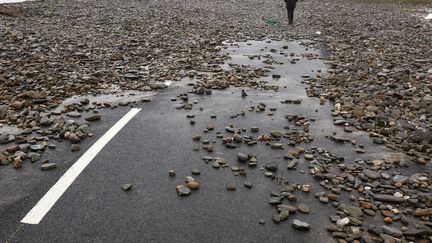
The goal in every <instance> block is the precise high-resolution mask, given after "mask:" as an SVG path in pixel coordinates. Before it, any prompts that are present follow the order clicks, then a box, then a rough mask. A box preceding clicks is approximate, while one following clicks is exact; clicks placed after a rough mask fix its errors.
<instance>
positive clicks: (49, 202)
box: [21, 108, 141, 224]
mask: <svg viewBox="0 0 432 243" xmlns="http://www.w3.org/2000/svg"><path fill="white" fill-rule="evenodd" d="M140 110H141V109H138V108H133V109H132V110H130V111H129V112H128V113H127V114H126V115H124V116H123V117H122V118H121V119H120V120H119V121H118V122H117V123H116V124H115V125H114V126H113V127H111V128H110V129H109V130H108V131H107V132H106V133H105V134H104V135H103V136H102V137H101V138H99V140H98V141H97V142H96V143H95V144H93V146H91V147H90V148H89V149H88V150H87V151H86V152H85V153H84V154H83V155H82V156H81V158H79V159H78V160H77V161H76V162H75V163H74V164H73V165H72V166H71V167H70V168H69V169H68V170H67V171H66V173H64V175H63V176H62V177H60V179H59V180H58V181H57V182H56V184H54V186H53V187H51V189H50V190H49V191H48V192H47V193H46V194H45V195H44V196H43V197H42V198H41V200H39V202H38V203H37V204H36V205H35V206H34V207H33V208H32V209H31V210H30V212H28V213H27V215H26V216H25V217H24V218H23V219H22V220H21V223H24V224H39V222H40V221H41V220H42V218H43V217H44V216H45V215H46V214H47V213H48V211H49V210H50V209H51V208H52V206H54V204H55V203H56V202H57V200H58V199H59V198H60V197H61V195H62V194H63V193H64V192H65V191H66V190H67V189H68V187H69V186H70V185H71V184H72V183H73V182H74V180H75V179H76V178H77V177H78V176H79V174H80V173H81V172H82V171H83V170H84V169H85V168H86V167H87V165H88V164H90V162H91V161H92V160H93V159H94V158H95V157H96V155H97V154H98V153H99V152H100V151H101V150H102V149H103V148H104V147H105V145H106V144H107V143H108V142H109V141H110V140H111V139H112V138H113V137H114V136H115V135H116V134H117V133H118V132H119V131H120V130H121V129H122V128H123V127H124V126H125V125H126V124H127V123H128V122H129V121H130V120H131V119H132V118H133V117H134V116H135V115H136V114H137V113H138V112H139V111H140Z"/></svg>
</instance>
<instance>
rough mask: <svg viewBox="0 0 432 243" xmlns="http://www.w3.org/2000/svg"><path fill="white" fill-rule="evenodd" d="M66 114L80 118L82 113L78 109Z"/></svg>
mask: <svg viewBox="0 0 432 243" xmlns="http://www.w3.org/2000/svg"><path fill="white" fill-rule="evenodd" d="M66 116H69V117H73V118H78V117H81V113H79V112H76V111H71V112H68V113H66Z"/></svg>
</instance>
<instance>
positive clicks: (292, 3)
mask: <svg viewBox="0 0 432 243" xmlns="http://www.w3.org/2000/svg"><path fill="white" fill-rule="evenodd" d="M284 1H285V4H286V9H287V11H288V24H289V25H292V24H293V22H294V10H295V7H296V3H297V0H284Z"/></svg>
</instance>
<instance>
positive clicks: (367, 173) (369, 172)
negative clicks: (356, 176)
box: [362, 169, 381, 180]
mask: <svg viewBox="0 0 432 243" xmlns="http://www.w3.org/2000/svg"><path fill="white" fill-rule="evenodd" d="M362 173H363V174H364V175H365V176H366V177H368V178H370V179H372V180H376V179H378V178H380V177H381V176H380V174H379V173H377V172H375V171H373V170H369V169H364V170H363V171H362Z"/></svg>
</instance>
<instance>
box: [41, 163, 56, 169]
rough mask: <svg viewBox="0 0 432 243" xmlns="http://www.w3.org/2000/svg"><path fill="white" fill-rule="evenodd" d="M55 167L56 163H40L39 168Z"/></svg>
mask: <svg viewBox="0 0 432 243" xmlns="http://www.w3.org/2000/svg"><path fill="white" fill-rule="evenodd" d="M56 167H57V164H56V163H43V164H41V167H40V168H41V170H52V169H54V168H56Z"/></svg>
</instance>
